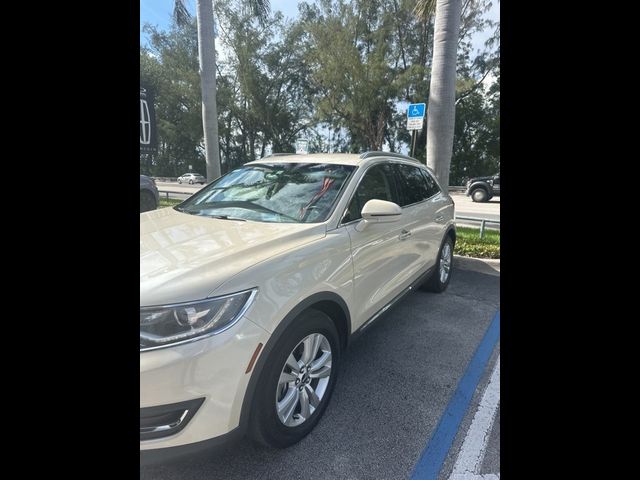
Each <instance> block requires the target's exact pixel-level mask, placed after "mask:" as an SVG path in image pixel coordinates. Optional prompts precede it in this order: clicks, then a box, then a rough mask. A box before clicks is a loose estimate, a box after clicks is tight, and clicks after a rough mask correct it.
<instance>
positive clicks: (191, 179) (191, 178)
mask: <svg viewBox="0 0 640 480" xmlns="http://www.w3.org/2000/svg"><path fill="white" fill-rule="evenodd" d="M183 182H184V183H188V184H189V185H193V184H194V183H200V184H202V185H204V184H205V183H206V182H207V179H206V178H204V177H203V176H202V175H200V174H199V173H185V174H184V175H181V176H179V177H178V183H183Z"/></svg>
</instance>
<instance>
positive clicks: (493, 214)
mask: <svg viewBox="0 0 640 480" xmlns="http://www.w3.org/2000/svg"><path fill="white" fill-rule="evenodd" d="M450 195H451V198H453V201H454V203H455V204H456V216H459V217H476V218H486V219H487V220H498V221H500V197H493V198H492V199H491V200H489V201H488V202H484V203H477V202H474V201H473V200H471V197H467V196H466V195H465V194H464V193H463V192H451V193H450ZM456 224H457V225H460V226H464V227H475V228H480V223H479V222H471V221H464V220H460V221H457V222H456ZM487 228H493V229H496V230H500V225H496V224H493V223H487Z"/></svg>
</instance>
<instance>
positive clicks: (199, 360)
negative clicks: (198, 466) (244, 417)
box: [140, 318, 269, 462]
mask: <svg viewBox="0 0 640 480" xmlns="http://www.w3.org/2000/svg"><path fill="white" fill-rule="evenodd" d="M268 338H269V333H268V332H267V331H266V330H264V329H263V328H261V327H259V326H258V325H256V324H255V323H253V322H251V321H250V320H249V319H247V318H242V319H241V320H240V321H239V322H238V323H236V324H235V325H234V326H233V327H231V328H230V329H229V330H226V331H224V332H222V333H220V334H219V335H213V336H211V337H208V338H203V339H202V340H199V341H195V342H192V343H187V344H184V345H178V346H175V347H168V348H164V349H159V350H152V351H147V352H140V409H141V410H140V413H141V421H140V427H141V435H140V453H141V462H142V461H143V457H144V458H146V459H147V460H150V461H153V458H154V457H157V458H162V459H166V458H168V452H167V451H166V450H165V449H168V448H171V449H173V448H174V447H181V448H179V449H177V450H176V453H178V454H180V455H181V454H182V453H181V452H187V453H188V452H190V451H192V450H198V449H199V448H198V447H203V445H204V444H205V443H206V444H207V445H214V444H218V443H221V442H222V440H223V439H225V438H229V434H230V432H233V431H239V430H240V429H239V428H238V427H239V426H240V412H241V408H242V402H243V400H244V396H245V391H246V389H247V384H248V382H249V378H250V377H251V375H250V373H249V374H247V373H245V372H246V369H247V366H248V364H249V362H250V360H251V357H252V355H253V353H254V352H255V350H256V347H257V346H258V344H259V343H262V344H263V345H265V344H266V342H267V340H268ZM174 404H175V405H176V406H175V408H173V407H174ZM181 412H186V413H185V414H184V416H182V413H181ZM180 417H183V418H182V420H179V418H180ZM158 426H169V427H170V428H165V429H164V433H163V431H162V430H161V431H160V432H159V434H154V435H151V437H152V438H150V436H149V432H150V431H153V430H154V427H158ZM171 426H173V427H171ZM174 427H175V428H174ZM178 427H179V428H178ZM143 429H146V431H143ZM153 437H155V438H153ZM216 437H220V438H219V439H218V440H217V441H216V440H215V438H216ZM231 437H234V435H231ZM203 442H204V443H203ZM191 444H193V445H191ZM189 445H191V447H189ZM152 450H158V452H156V454H153V453H152V452H151V451H152ZM147 460H145V462H146V461H147Z"/></svg>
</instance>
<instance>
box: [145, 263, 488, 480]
mask: <svg viewBox="0 0 640 480" xmlns="http://www.w3.org/2000/svg"><path fill="white" fill-rule="evenodd" d="M459 263H460V265H458V266H456V268H455V269H454V271H453V276H452V279H451V283H450V285H449V288H448V289H447V291H446V292H444V293H443V294H432V293H425V292H421V291H417V292H415V293H412V294H410V295H408V296H407V297H405V299H403V300H402V302H400V304H399V305H398V306H397V307H395V308H394V309H393V310H391V311H390V313H389V314H388V315H387V316H386V317H385V318H383V319H381V320H380V321H379V322H376V323H375V324H374V325H372V326H371V327H370V328H369V329H368V331H367V332H366V334H364V335H362V336H361V337H360V338H359V339H358V340H356V341H355V342H354V343H353V344H352V345H351V346H350V348H349V349H348V350H347V351H346V352H345V354H344V356H343V362H342V365H341V368H340V372H339V378H338V383H337V385H336V389H335V391H334V394H333V398H332V399H331V403H330V404H329V406H328V408H327V410H326V412H325V415H324V417H323V418H322V419H321V421H320V422H319V424H318V425H317V427H316V428H315V430H314V431H313V432H312V433H311V434H309V436H307V437H306V438H305V439H303V440H302V441H301V442H300V443H298V444H296V445H294V446H292V447H290V448H288V449H286V450H272V449H265V448H261V447H256V446H253V445H252V444H251V443H250V442H249V441H248V440H243V441H242V442H240V443H238V444H237V445H236V446H235V447H234V448H233V449H231V450H230V451H228V452H227V453H225V454H223V455H218V456H212V457H210V458H207V459H204V460H202V459H198V460H192V461H187V462H181V463H176V464H173V465H162V466H153V467H145V468H141V469H140V478H141V480H151V479H154V480H163V479H185V480H188V479H207V480H209V479H225V480H226V479H229V480H232V479H271V478H281V479H300V478H309V479H315V478H328V479H376V480H377V479H388V480H392V479H402V480H406V479H409V478H410V477H411V475H412V472H413V471H414V468H415V466H416V463H417V462H418V461H419V459H420V457H421V454H422V452H423V450H424V449H425V446H426V445H427V443H428V442H429V439H430V438H431V436H432V435H433V433H434V431H435V429H436V428H437V426H438V424H439V421H440V418H441V416H442V414H443V412H444V411H445V409H446V408H447V404H448V403H449V401H450V399H451V397H452V395H453V393H454V391H456V388H457V386H458V382H459V381H460V379H461V377H462V376H463V374H464V373H465V371H466V369H467V366H468V364H469V362H470V360H471V358H472V357H473V356H474V353H475V351H476V348H477V347H478V344H479V343H480V341H481V340H482V338H483V336H484V334H485V332H486V330H487V327H488V326H489V324H490V323H491V322H492V320H493V318H494V316H495V314H496V311H497V310H498V309H499V304H500V289H499V284H500V277H499V268H498V270H497V271H496V269H495V268H490V269H488V270H487V269H486V268H485V267H484V266H479V264H478V263H477V262H468V261H467V262H465V261H461V262H459ZM482 263H483V262H480V264H482ZM456 265H457V264H456ZM498 355H499V346H498V347H496V348H495V350H494V351H493V354H492V356H491V359H490V361H489V363H488V365H487V367H486V371H485V373H484V374H483V377H482V380H481V381H480V383H479V385H478V389H477V390H476V394H475V395H474V398H473V400H472V401H471V404H470V408H469V410H468V411H467V413H466V415H465V417H464V420H463V421H462V423H461V424H460V427H461V428H460V429H459V430H458V434H457V437H456V440H455V442H454V443H453V448H451V449H450V450H449V454H448V456H447V458H446V460H445V462H444V466H443V469H442V470H441V474H440V475H439V478H443V479H444V478H448V475H449V474H450V472H451V470H452V468H453V465H454V464H455V461H456V458H457V456H458V452H459V450H460V448H461V445H462V444H463V440H464V438H465V435H466V432H467V431H468V429H469V425H470V424H471V422H472V418H473V417H474V413H475V411H476V409H477V406H478V405H479V402H480V400H478V398H481V396H482V393H483V392H484V390H485V387H486V385H487V383H488V381H489V380H488V379H489V378H490V375H491V371H492V368H493V365H494V364H495V362H496V358H497V356H498ZM491 439H492V440H490V441H489V444H488V446H487V447H486V452H485V454H484V461H483V465H482V466H481V470H480V473H498V472H499V467H498V465H499V454H500V451H499V414H498V418H497V420H495V421H494V423H493V428H492V433H491Z"/></svg>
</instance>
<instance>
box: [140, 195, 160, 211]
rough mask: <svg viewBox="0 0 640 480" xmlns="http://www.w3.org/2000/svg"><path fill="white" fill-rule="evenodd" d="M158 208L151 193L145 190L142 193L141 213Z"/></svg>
mask: <svg viewBox="0 0 640 480" xmlns="http://www.w3.org/2000/svg"><path fill="white" fill-rule="evenodd" d="M157 207H158V205H156V199H155V198H154V197H153V195H151V193H149V192H147V191H145V190H143V191H142V192H140V213H142V212H148V211H149V210H155V209H156V208H157Z"/></svg>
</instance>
